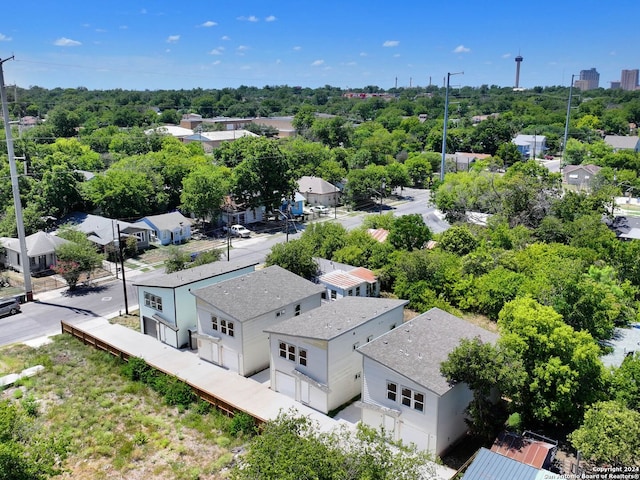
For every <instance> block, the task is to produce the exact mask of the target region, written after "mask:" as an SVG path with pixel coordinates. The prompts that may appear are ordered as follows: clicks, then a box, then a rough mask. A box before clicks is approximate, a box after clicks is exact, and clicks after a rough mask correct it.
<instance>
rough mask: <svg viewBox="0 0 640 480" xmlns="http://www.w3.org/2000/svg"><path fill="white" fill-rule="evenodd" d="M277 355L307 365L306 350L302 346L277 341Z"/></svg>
mask: <svg viewBox="0 0 640 480" xmlns="http://www.w3.org/2000/svg"><path fill="white" fill-rule="evenodd" d="M278 355H280V357H282V358H286V359H287V360H291V361H292V362H297V363H299V364H300V365H302V366H303V367H306V366H307V359H308V357H307V351H306V350H305V349H304V348H298V347H296V346H295V345H291V344H290V343H286V342H279V343H278Z"/></svg>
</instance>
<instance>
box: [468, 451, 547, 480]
mask: <svg viewBox="0 0 640 480" xmlns="http://www.w3.org/2000/svg"><path fill="white" fill-rule="evenodd" d="M539 472H540V470H538V469H537V468H534V467H531V466H529V465H526V464H524V463H520V462H518V461H517V460H513V459H511V458H508V457H505V456H503V455H500V454H499V453H495V452H492V451H491V450H487V449H486V448H481V449H480V451H478V455H476V458H475V459H474V460H473V462H471V465H469V468H468V469H467V471H466V472H465V474H464V476H463V477H462V480H536V477H537V476H538V473H539Z"/></svg>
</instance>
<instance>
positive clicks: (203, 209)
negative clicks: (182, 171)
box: [180, 165, 231, 221]
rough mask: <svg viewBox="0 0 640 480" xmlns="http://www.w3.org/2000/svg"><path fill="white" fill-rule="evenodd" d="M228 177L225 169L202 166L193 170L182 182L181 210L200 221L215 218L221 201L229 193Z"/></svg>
mask: <svg viewBox="0 0 640 480" xmlns="http://www.w3.org/2000/svg"><path fill="white" fill-rule="evenodd" d="M230 177H231V171H230V170H229V169H228V168H227V167H215V166H213V165H203V166H200V167H198V168H197V169H196V170H193V171H192V172H191V173H189V174H188V175H187V176H186V177H184V179H183V181H182V193H181V195H180V200H181V202H182V208H183V209H184V210H185V211H187V212H191V213H193V214H194V215H195V216H196V217H197V218H200V219H202V221H204V220H205V219H207V218H209V219H215V218H217V217H218V215H219V214H220V209H221V206H222V201H223V199H224V197H225V195H227V194H228V193H229V187H230V185H231V178H230Z"/></svg>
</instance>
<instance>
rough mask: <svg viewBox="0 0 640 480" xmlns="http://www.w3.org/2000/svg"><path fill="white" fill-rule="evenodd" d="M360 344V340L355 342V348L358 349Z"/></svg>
mask: <svg viewBox="0 0 640 480" xmlns="http://www.w3.org/2000/svg"><path fill="white" fill-rule="evenodd" d="M359 346H360V342H356V343H354V344H353V349H354V350H355V349H357V348H358V347H359Z"/></svg>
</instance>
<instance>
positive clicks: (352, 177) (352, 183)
mask: <svg viewBox="0 0 640 480" xmlns="http://www.w3.org/2000/svg"><path fill="white" fill-rule="evenodd" d="M386 183H387V176H386V171H385V169H384V167H382V166H380V165H369V166H368V167H366V168H363V169H356V170H351V171H350V172H349V173H348V174H347V186H346V187H345V197H346V199H347V201H348V202H349V203H350V204H351V205H352V206H358V205H360V204H363V203H370V202H371V199H372V198H375V197H377V198H380V196H381V195H384V193H385V192H382V190H383V185H386Z"/></svg>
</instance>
